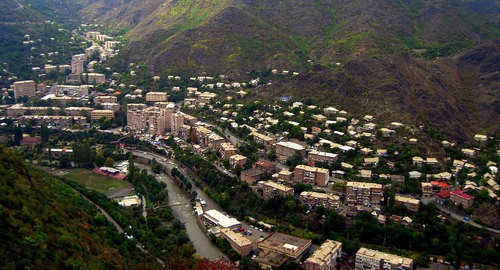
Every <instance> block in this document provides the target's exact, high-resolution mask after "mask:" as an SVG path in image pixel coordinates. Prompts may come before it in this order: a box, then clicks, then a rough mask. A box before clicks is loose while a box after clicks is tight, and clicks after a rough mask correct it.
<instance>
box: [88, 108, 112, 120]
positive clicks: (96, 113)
mask: <svg viewBox="0 0 500 270" xmlns="http://www.w3.org/2000/svg"><path fill="white" fill-rule="evenodd" d="M103 117H104V118H106V119H114V118H115V112H113V111H112V110H93V111H91V112H90V120H92V121H97V120H100V119H101V118H103Z"/></svg>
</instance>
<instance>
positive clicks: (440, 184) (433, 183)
mask: <svg viewBox="0 0 500 270" xmlns="http://www.w3.org/2000/svg"><path fill="white" fill-rule="evenodd" d="M431 185H433V186H440V187H442V188H444V187H447V186H448V184H447V183H446V182H439V181H431Z"/></svg>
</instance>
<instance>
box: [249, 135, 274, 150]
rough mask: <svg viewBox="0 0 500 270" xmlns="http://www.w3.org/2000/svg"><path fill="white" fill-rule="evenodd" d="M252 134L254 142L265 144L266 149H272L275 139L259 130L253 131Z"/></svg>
mask: <svg viewBox="0 0 500 270" xmlns="http://www.w3.org/2000/svg"><path fill="white" fill-rule="evenodd" d="M251 135H253V140H254V142H256V143H260V144H263V145H264V147H265V148H266V151H267V150H270V149H271V148H272V147H273V144H275V143H276V140H275V139H273V138H271V137H269V136H266V135H264V134H261V133H258V132H252V134H251Z"/></svg>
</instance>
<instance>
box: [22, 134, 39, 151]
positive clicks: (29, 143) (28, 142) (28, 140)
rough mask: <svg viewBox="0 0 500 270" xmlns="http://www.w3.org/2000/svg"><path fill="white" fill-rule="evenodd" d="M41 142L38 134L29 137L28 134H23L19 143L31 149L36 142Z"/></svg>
mask: <svg viewBox="0 0 500 270" xmlns="http://www.w3.org/2000/svg"><path fill="white" fill-rule="evenodd" d="M41 142H42V137H40V136H35V137H30V136H29V135H26V134H24V135H23V138H22V139H21V140H20V142H19V144H20V146H21V147H23V148H31V149H33V148H35V146H36V145H37V144H40V143H41Z"/></svg>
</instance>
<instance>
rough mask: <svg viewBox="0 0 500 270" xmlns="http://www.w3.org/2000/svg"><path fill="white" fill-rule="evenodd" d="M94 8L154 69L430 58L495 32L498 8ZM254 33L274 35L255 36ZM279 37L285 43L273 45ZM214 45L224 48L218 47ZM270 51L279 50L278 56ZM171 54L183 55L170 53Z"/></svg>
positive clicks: (192, 1)
mask: <svg viewBox="0 0 500 270" xmlns="http://www.w3.org/2000/svg"><path fill="white" fill-rule="evenodd" d="M98 5H100V8H96V6H98ZM96 10H100V11H101V14H102V16H97V17H98V19H100V20H102V21H104V22H105V23H106V24H108V25H115V26H116V28H117V29H122V28H124V27H125V28H128V29H130V32H129V34H128V37H129V39H130V41H131V43H132V45H133V46H131V48H130V49H129V50H125V51H124V56H125V57H126V58H127V59H130V60H134V61H138V60H142V61H145V62H147V63H155V64H156V65H155V66H154V67H153V68H154V69H155V70H156V71H162V70H164V69H165V67H166V66H168V67H169V68H172V69H178V70H189V71H198V72H200V71H206V65H202V66H201V67H199V68H198V66H197V65H192V63H207V64H211V65H212V66H217V67H218V68H219V71H221V72H225V71H227V70H235V69H236V70H240V71H242V70H243V71H249V70H252V69H258V68H260V67H262V66H271V65H278V66H275V67H277V68H280V67H282V68H288V69H291V68H299V67H300V66H301V65H303V64H304V63H305V62H306V60H307V59H313V60H314V61H316V62H317V63H322V64H325V65H327V64H331V63H332V62H337V61H339V59H340V60H344V61H345V60H350V59H357V58H373V57H385V56H388V55H392V54H393V53H394V52H407V53H414V52H413V50H415V49H421V50H419V51H418V53H423V54H424V55H425V56H427V57H435V56H444V55H451V54H454V53H456V52H458V51H459V50H461V49H464V48H467V47H470V46H472V45H476V44H479V43H481V42H484V41H488V40H491V39H493V38H496V37H498V36H499V35H500V27H499V26H500V24H499V21H500V20H499V19H500V17H499V15H498V14H500V6H499V4H498V3H497V2H496V1H494V0H457V1H451V0H449V1H430V0H414V1H407V0H404V1H388V0H373V1H362V0H352V1H342V0H314V1H311V0H308V1H304V0H289V1H279V0H260V1H250V0H239V1H237V0H218V1H207V0H178V1H174V0H165V1H161V0H149V1H139V0H130V1H124V0H114V1H101V0H96V1H95V2H94V4H92V5H91V6H90V7H88V8H87V9H86V12H87V13H88V14H89V15H90V14H94V13H93V12H94V11H96ZM236 10H237V11H236ZM90 11H92V12H90ZM96 14H99V13H96ZM241 16H243V18H242V17H241ZM242 20H246V21H243V22H242ZM254 27H255V28H254ZM193 31H194V32H195V33H198V34H193ZM221 33H225V34H224V35H221ZM261 33H263V35H264V36H265V35H266V34H267V33H271V34H272V37H274V38H272V39H264V40H262V39H259V35H260V34H261ZM256 36H258V37H256ZM234 38H237V39H241V40H243V41H244V42H245V43H252V42H254V41H258V42H260V43H261V44H260V45H261V49H260V50H259V52H260V54H261V55H260V58H259V64H256V62H257V61H254V59H255V53H254V51H252V50H248V51H245V50H243V51H242V52H241V55H242V58H241V59H238V60H239V61H237V62H234V61H231V60H232V59H231V58H230V57H229V56H230V55H231V54H233V53H234V51H232V50H230V49H233V48H234V45H235V44H234V43H233V42H232V41H233V40H232V39H234ZM185 40H188V41H189V42H190V43H191V44H200V43H203V44H208V45H209V46H208V50H206V51H205V52H203V53H197V54H192V55H191V51H192V49H193V48H192V46H179V45H180V44H179V43H185V42H180V41H185ZM283 43H286V47H285V48H283V47H279V45H282V44H283ZM212 44H213V45H214V47H213V50H212V46H211V45H212ZM219 44H227V45H226V46H227V47H228V48H230V49H229V50H220V48H219V47H220V45H219ZM282 49H285V50H282ZM275 51H279V54H280V55H279V56H278V58H279V59H280V60H279V61H277V60H276V57H275V56H276V54H275V53H274V52H275ZM174 54H179V55H181V56H182V57H178V58H173V59H172V58H171V57H170V56H171V55H174ZM212 55H218V59H215V60H214V58H213V57H212ZM185 56H190V57H185ZM159 59H162V60H161V61H159ZM221 59H222V60H221ZM240 60H243V61H240ZM261 60H262V61H264V62H263V63H262V62H260V61H261ZM158 62H161V63H162V66H158V64H157V63H158Z"/></svg>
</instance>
